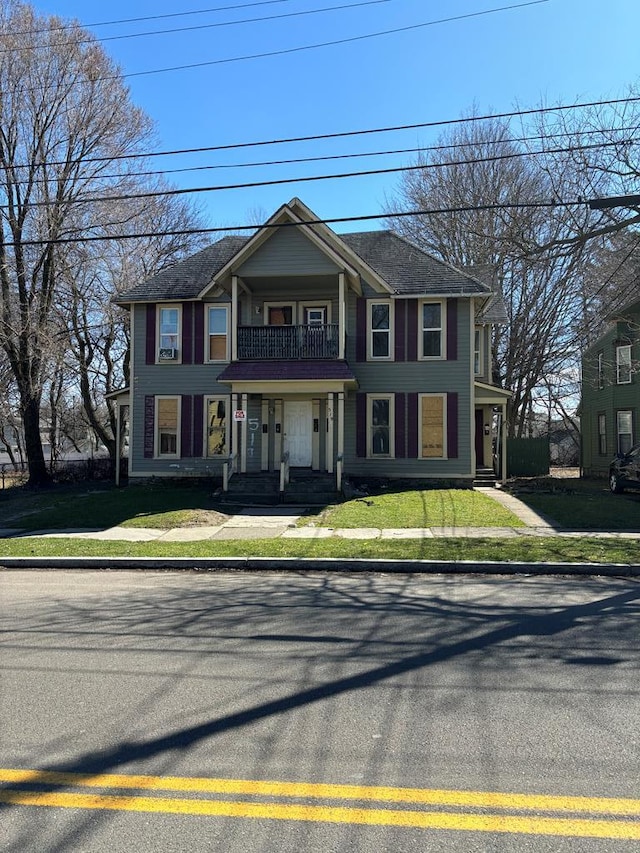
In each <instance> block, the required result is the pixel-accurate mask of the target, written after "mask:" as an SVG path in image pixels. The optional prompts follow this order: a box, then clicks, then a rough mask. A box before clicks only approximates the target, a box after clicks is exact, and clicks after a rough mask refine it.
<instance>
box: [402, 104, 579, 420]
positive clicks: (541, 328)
mask: <svg viewBox="0 0 640 853" xmlns="http://www.w3.org/2000/svg"><path fill="white" fill-rule="evenodd" d="M439 144H440V145H447V146H451V147H450V149H449V150H447V151H445V153H444V155H443V153H442V151H439V152H438V153H437V156H435V155H432V154H430V155H428V156H423V157H422V159H421V161H420V164H421V165H423V166H424V168H423V169H421V170H418V171H413V172H407V173H405V175H404V177H403V179H402V183H401V185H400V188H399V190H398V193H397V195H396V198H395V199H394V200H392V201H391V202H389V204H388V209H394V208H395V209H402V208H405V209H431V210H434V209H436V210H437V209H440V210H443V209H444V210H446V209H451V208H454V209H456V210H453V211H452V212H450V213H438V214H430V215H426V216H416V217H409V218H397V219H393V218H391V219H390V222H391V224H392V226H393V227H395V228H396V229H397V230H400V231H401V232H402V233H404V234H405V235H406V236H407V237H409V238H410V239H412V240H413V241H414V242H416V243H418V245H420V246H422V247H423V248H425V249H426V250H428V251H430V252H432V253H434V254H435V255H436V256H438V257H440V258H442V259H443V260H445V261H448V262H449V263H452V264H455V265H457V266H460V267H463V268H466V269H471V270H472V271H475V272H476V274H478V275H479V276H480V277H481V278H483V279H485V280H486V281H487V282H488V283H490V284H491V285H492V286H493V288H494V290H495V291H496V292H498V293H500V294H501V295H502V297H503V298H504V301H505V305H506V309H507V314H508V317H509V324H508V325H507V326H504V327H497V328H496V329H495V333H494V335H495V337H494V370H493V373H494V380H495V381H497V382H499V383H501V384H504V385H505V386H506V387H508V388H510V389H511V390H512V391H513V397H512V399H511V402H510V410H509V415H508V420H509V433H510V435H512V436H522V435H524V434H525V430H526V425H527V421H528V418H529V414H530V412H531V410H532V408H533V406H534V402H535V401H536V400H540V399H544V397H542V396H541V395H540V393H539V391H540V389H543V388H544V389H547V388H548V386H549V383H550V382H551V381H552V377H562V376H563V375H565V367H566V363H567V359H568V358H570V356H571V355H572V354H575V331H576V326H577V324H578V322H579V320H580V317H581V310H582V300H581V291H580V286H579V285H580V276H581V274H582V270H583V268H584V264H585V263H586V260H587V258H586V249H585V245H584V244H583V243H581V244H580V245H578V246H574V247H572V250H571V251H557V252H550V251H548V252H544V253H541V252H540V251H537V250H538V248H539V246H541V245H543V244H546V245H550V244H554V245H555V244H557V243H559V242H560V241H562V240H563V239H565V238H566V237H567V236H568V235H569V234H570V233H571V231H572V229H573V228H574V222H573V221H572V220H570V221H567V218H566V216H565V215H564V211H563V209H561V208H560V207H558V208H553V207H551V208H549V207H547V206H540V207H536V204H546V203H547V202H549V201H552V200H553V199H554V198H555V197H556V195H555V193H556V187H555V186H554V184H553V181H552V180H551V178H550V175H549V174H548V173H547V172H545V170H544V169H543V168H541V167H540V165H539V163H538V160H537V158H536V157H534V156H532V155H531V154H530V153H529V152H528V151H527V150H526V148H524V147H523V146H522V145H521V144H519V143H517V142H515V141H514V139H513V136H512V133H511V131H510V129H509V127H508V125H507V124H506V123H505V122H502V121H497V120H489V121H483V122H473V123H469V124H464V125H462V126H458V127H457V128H456V129H454V130H453V131H451V132H449V133H447V134H445V135H444V136H443V137H442V138H441V139H440V140H439ZM461 208H464V210H460V209H461ZM572 215H573V214H572ZM562 392H563V389H561V388H559V389H558V394H562Z"/></svg>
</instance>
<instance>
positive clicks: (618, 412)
mask: <svg viewBox="0 0 640 853" xmlns="http://www.w3.org/2000/svg"><path fill="white" fill-rule="evenodd" d="M633 414H634V412H633V409H616V452H617V453H628V452H629V451H628V450H627V451H623V450H622V449H621V447H620V436H621V435H628V436H629V450H630V449H631V448H632V447H633V444H634V442H633V427H634V417H633ZM620 415H629V418H630V419H631V431H630V432H628V433H627V432H624V433H623V432H620Z"/></svg>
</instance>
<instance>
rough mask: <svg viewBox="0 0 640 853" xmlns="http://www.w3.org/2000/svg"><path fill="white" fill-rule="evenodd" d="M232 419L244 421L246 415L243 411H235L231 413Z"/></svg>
mask: <svg viewBox="0 0 640 853" xmlns="http://www.w3.org/2000/svg"><path fill="white" fill-rule="evenodd" d="M233 419H234V421H246V419H247V413H246V412H245V411H244V409H236V410H235V412H234V413H233Z"/></svg>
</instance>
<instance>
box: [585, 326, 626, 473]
mask: <svg viewBox="0 0 640 853" xmlns="http://www.w3.org/2000/svg"><path fill="white" fill-rule="evenodd" d="M639 330H640V313H635V314H633V315H631V317H630V321H629V322H627V323H622V322H618V323H616V324H615V325H613V326H612V327H611V329H609V331H608V332H607V333H606V334H605V335H604V336H603V337H602V338H600V340H599V341H598V342H597V343H596V344H594V345H593V346H592V347H591V348H590V349H589V350H587V352H586V353H585V355H584V358H583V364H582V405H581V432H582V466H583V469H584V471H585V473H586V474H587V475H596V476H600V475H606V474H607V472H608V469H609V462H610V461H611V459H612V458H613V456H615V454H616V452H617V413H618V412H619V411H621V410H625V411H631V412H632V413H633V435H632V440H633V442H634V443H635V442H637V441H640V376H639V374H638V372H637V363H638V361H639V360H640V331H639ZM618 344H622V345H624V344H631V360H632V365H634V364H635V365H636V368H635V370H634V369H633V367H632V372H631V382H630V383H629V384H622V385H618V384H617V382H616V346H617V345H618ZM598 353H602V357H603V359H602V360H603V371H602V387H599V383H598V369H597V365H598ZM599 414H604V415H605V419H606V452H605V453H600V448H599V442H598V415H599Z"/></svg>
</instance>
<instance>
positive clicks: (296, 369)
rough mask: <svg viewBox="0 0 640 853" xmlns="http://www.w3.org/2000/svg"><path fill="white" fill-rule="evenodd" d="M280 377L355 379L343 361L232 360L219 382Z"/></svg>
mask: <svg viewBox="0 0 640 853" xmlns="http://www.w3.org/2000/svg"><path fill="white" fill-rule="evenodd" d="M282 379H305V380H312V379H340V380H349V379H355V376H354V375H353V373H352V372H351V370H350V369H349V366H348V365H347V364H346V363H345V362H344V361H329V360H326V361H311V360H309V361H304V360H301V361H233V362H231V364H230V365H229V366H228V367H225V369H224V370H223V371H222V373H221V374H220V375H219V376H218V381H219V382H231V381H234V382H238V381H243V380H244V381H262V382H264V381H269V380H272V381H278V380H282Z"/></svg>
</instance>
